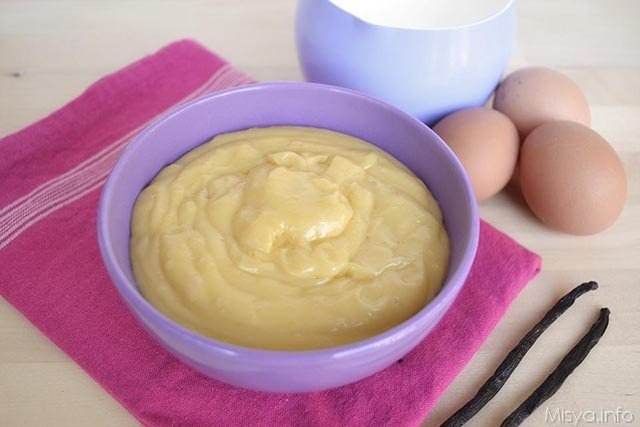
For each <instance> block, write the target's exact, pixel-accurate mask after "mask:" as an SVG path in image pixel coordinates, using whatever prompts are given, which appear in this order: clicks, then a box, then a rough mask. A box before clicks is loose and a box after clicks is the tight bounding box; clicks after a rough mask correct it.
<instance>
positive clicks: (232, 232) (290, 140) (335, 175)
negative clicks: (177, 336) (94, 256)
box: [131, 126, 449, 350]
mask: <svg viewBox="0 0 640 427" xmlns="http://www.w3.org/2000/svg"><path fill="white" fill-rule="evenodd" d="M397 143H399V144H401V143H402V141H398V142H397ZM448 259H449V241H448V238H447V235H446V232H445V229H444V227H443V223H442V217H441V212H440V209H439V207H438V204H437V203H436V201H435V200H434V198H433V197H432V196H431V194H430V193H429V191H428V189H427V188H426V186H425V185H424V184H423V182H422V181H421V180H419V179H418V178H417V177H416V176H415V175H413V174H412V173H411V172H410V171H409V170H408V169H407V168H406V167H404V166H403V165H402V164H401V163H400V162H398V161H397V160H396V159H394V158H393V157H392V156H390V155H389V154H387V153H385V152H384V151H382V150H380V149H378V148H377V147H375V146H373V145H371V144H368V143H366V142H364V141H362V140H360V139H357V138H354V137H351V136H348V135H344V134H341V133H337V132H332V131H328V130H324V129H317V128H310V127H288V126H276V127H267V128H255V129H250V130H246V131H240V132H232V133H228V134H224V135H219V136H217V137H215V138H214V139H213V140H211V141H209V142H207V143H205V144H203V145H201V146H199V147H197V148H195V149H194V150H192V151H190V152H188V153H187V154H186V155H184V156H183V157H182V158H180V159H179V160H177V161H176V162H175V163H173V164H171V165H169V166H167V167H165V168H164V169H163V170H162V171H161V172H160V173H159V174H158V175H157V176H156V178H155V179H154V180H153V181H152V182H151V184H150V185H149V186H148V187H147V188H145V189H144V191H142V193H141V194H140V196H139V198H138V200H137V202H136V204H135V207H134V211H133V218H132V236H131V261H132V266H133V271H134V275H135V278H136V281H137V283H138V285H139V287H140V290H141V292H142V294H143V295H144V296H145V298H147V299H148V300H149V301H150V302H151V304H153V305H154V306H155V307H156V308H158V309H159V310H160V311H162V312H163V313H164V314H166V315H168V316H169V317H170V318H172V319H174V320H175V321H176V322H178V323H180V324H182V325H184V326H186V327H188V328H190V329H192V330H195V331H197V332H199V333H201V334H204V335H207V336H210V337H212V338H215V339H218V340H221V341H225V342H228V343H231V344H236V345H241V346H247V347H254V348H261V349H271V350H310V349H318V348H326V347H333V346H337V345H342V344H347V343H352V342H355V341H359V340H362V339H365V338H368V337H371V336H374V335H376V334H378V333H380V332H383V331H385V330H387V329H389V328H391V327H393V326H395V325H397V324H399V323H401V322H403V321H404V320H406V319H408V318H409V317H411V316H412V315H414V314H415V313H417V312H418V311H419V310H420V309H421V308H423V307H424V306H425V304H426V303H427V302H428V301H429V300H431V299H432V298H433V297H434V296H435V294H436V293H437V292H438V291H439V290H440V287H441V285H442V282H443V280H444V277H445V274H446V269H447V264H448Z"/></svg>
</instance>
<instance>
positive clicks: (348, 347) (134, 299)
mask: <svg viewBox="0 0 640 427" xmlns="http://www.w3.org/2000/svg"><path fill="white" fill-rule="evenodd" d="M291 89H293V90H303V91H312V92H313V91H331V92H337V93H339V94H340V95H339V96H347V97H356V98H359V99H360V100H362V101H364V102H368V103H374V104H377V106H378V107H381V108H383V109H384V110H387V111H388V112H389V113H390V114H395V115H400V116H402V117H403V119H404V120H405V121H406V123H407V126H413V127H415V128H419V130H420V132H421V133H425V134H426V135H425V137H427V136H428V137H429V138H431V139H433V140H435V142H436V143H437V144H439V145H440V149H442V150H443V151H444V154H445V156H446V157H447V158H448V160H449V161H450V162H451V163H452V165H453V167H454V168H455V169H456V171H457V173H460V174H461V175H462V179H463V183H464V195H463V196H464V197H465V198H466V199H467V200H469V201H470V203H469V205H470V209H469V212H468V214H467V215H468V219H469V221H470V223H471V229H470V230H469V236H470V237H469V239H468V241H467V242H466V243H465V247H464V249H463V251H464V255H463V257H462V260H461V261H460V265H459V267H458V269H457V270H455V271H454V272H453V273H452V275H451V276H450V277H448V278H447V280H446V281H445V282H444V283H443V286H442V288H441V290H440V291H439V292H438V294H436V296H435V297H434V298H433V299H432V300H431V301H429V302H428V303H427V304H426V305H425V306H424V307H423V308H422V309H420V311H418V312H417V313H415V314H414V315H413V316H411V317H410V318H408V319H407V320H405V321H403V322H402V323H399V324H397V325H395V326H393V327H392V328H390V329H387V330H386V331H384V332H382V333H380V334H377V335H374V336H372V337H369V338H366V339H364V340H360V341H356V342H353V343H350V344H345V345H340V346H336V347H328V348H321V349H313V350H266V349H259V348H252V347H243V346H240V345H236V344H231V343H227V342H224V341H220V340H217V339H214V338H211V337H207V336H205V335H201V334H199V333H198V332H195V331H192V330H190V329H188V328H186V327H184V326H182V325H181V324H179V323H178V322H176V321H174V320H173V319H171V318H170V317H168V316H166V315H165V314H163V313H162V312H161V311H160V310H158V309H157V308H155V307H154V306H153V305H152V304H151V303H150V302H149V301H147V299H146V298H144V296H143V295H142V293H141V292H140V291H139V290H138V287H137V284H136V283H135V281H130V280H129V279H128V278H127V277H126V275H125V273H124V272H123V269H121V268H120V265H119V263H117V262H116V261H115V260H116V259H117V257H116V254H115V250H114V248H113V246H112V244H111V241H110V239H108V238H107V237H106V236H108V235H109V233H108V229H107V228H108V226H107V224H108V223H109V221H108V215H109V214H108V209H107V206H109V205H110V203H111V199H112V197H113V194H114V193H115V191H116V188H115V183H114V181H115V178H114V177H115V176H117V175H119V174H120V172H121V170H122V169H123V168H124V163H126V159H127V158H128V157H129V156H130V155H131V153H132V152H134V151H135V150H136V149H137V148H138V146H139V145H140V144H141V143H142V142H143V141H144V140H145V139H146V138H147V136H148V135H149V134H151V133H152V132H153V131H154V130H155V129H156V128H157V127H159V126H161V125H162V124H164V123H165V122H167V121H169V120H171V119H172V118H173V117H175V116H176V115H180V114H182V113H183V112H184V111H185V110H188V109H190V108H193V107H194V106H196V105H198V104H201V103H208V102H210V101H211V100H212V99H217V98H222V97H227V96H234V95H235V94H237V93H244V92H253V91H264V90H267V91H271V90H291ZM392 155H393V154H392ZM394 157H395V156H394ZM97 232H98V243H99V247H100V253H101V255H102V259H103V263H104V265H105V266H106V268H107V271H108V273H109V275H110V277H111V279H112V280H111V281H112V283H113V284H114V285H115V287H116V289H117V290H118V293H119V294H120V295H121V297H122V299H123V300H124V301H125V303H126V304H127V305H129V306H130V308H131V309H132V310H133V311H134V312H136V313H132V314H135V315H134V317H136V318H137V320H138V321H139V322H140V323H143V326H145V328H147V329H149V326H148V325H144V323H145V321H143V320H142V319H141V317H142V318H145V319H149V321H150V322H152V324H153V325H154V329H155V328H159V329H162V330H164V331H165V332H168V333H170V334H172V335H174V336H176V337H178V338H179V339H180V340H183V341H184V340H186V341H189V342H190V343H193V344H195V345H196V346H198V347H201V348H203V349H206V351H209V352H211V351H215V352H218V353H221V354H227V355H233V356H240V357H242V359H252V360H254V361H255V362H258V363H260V364H263V365H266V364H268V365H283V364H287V365H291V364H292V362H293V364H295V365H296V366H300V365H310V364H315V363H317V362H318V361H319V360H326V359H328V358H329V359H340V358H345V357H351V356H354V355H357V354H360V353H364V352H368V351H370V350H372V349H374V348H376V347H379V346H383V345H384V343H385V342H387V341H388V340H392V341H395V340H399V339H401V337H402V335H404V334H405V333H406V332H405V331H407V330H408V329H410V328H411V327H412V326H414V327H415V325H416V324H419V323H420V321H421V320H422V319H423V318H425V317H427V316H428V315H429V314H430V313H432V312H433V311H436V310H439V309H441V308H442V306H444V305H447V304H452V303H453V301H454V300H455V298H456V296H457V294H458V293H459V292H460V290H461V289H462V287H463V285H464V282H465V279H466V277H467V275H468V273H469V270H470V269H471V265H472V263H473V260H474V258H475V255H476V250H477V246H478V240H479V233H480V221H479V214H478V207H477V203H476V200H475V195H474V192H473V188H472V186H471V182H470V180H469V177H468V175H467V174H466V172H465V170H464V168H463V166H462V164H461V163H460V161H459V160H458V158H457V157H456V156H455V154H454V153H453V151H451V149H450V148H449V147H448V146H447V145H446V144H445V143H444V142H443V141H442V139H441V138H440V137H439V136H438V135H437V134H436V133H435V132H434V131H433V130H431V129H430V128H429V127H428V126H427V125H425V124H424V123H422V122H421V121H419V120H418V119H416V118H415V117H413V116H411V115H410V114H408V113H406V112H404V111H402V110H400V109H398V108H396V107H394V106H391V105H389V104H387V103H385V102H384V101H381V100H378V99H376V98H372V97H370V96H368V95H365V94H363V93H361V92H357V91H354V90H351V89H346V88H342V87H338V86H332V85H326V84H320V83H308V82H269V83H255V84H248V85H244V86H239V87H235V88H230V89H225V90H221V91H217V92H213V93H210V94H207V95H204V96H201V97H199V98H197V99H195V100H193V101H190V102H187V103H185V104H183V105H181V106H179V107H177V108H174V109H172V110H170V111H168V112H166V113H165V114H163V115H162V116H161V117H159V118H158V119H156V120H154V121H153V123H151V124H150V125H148V126H147V127H146V128H145V129H144V130H143V131H142V132H140V133H139V134H138V135H137V136H136V137H135V138H134V140H133V141H131V142H130V143H129V144H128V145H127V147H125V149H124V150H123V152H122V153H121V154H120V157H119V158H118V160H117V161H116V163H115V165H114V167H113V168H112V170H111V171H110V172H109V176H108V178H107V180H106V183H105V185H104V187H103V190H102V194H101V195H100V201H99V205H98V218H97ZM138 312H141V313H138ZM403 332H404V333H403Z"/></svg>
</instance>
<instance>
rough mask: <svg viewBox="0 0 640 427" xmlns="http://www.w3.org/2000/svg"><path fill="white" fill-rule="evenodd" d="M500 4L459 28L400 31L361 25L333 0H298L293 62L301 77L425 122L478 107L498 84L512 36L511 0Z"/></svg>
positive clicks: (431, 121) (388, 27) (513, 12)
mask: <svg viewBox="0 0 640 427" xmlns="http://www.w3.org/2000/svg"><path fill="white" fill-rule="evenodd" d="M427 3H428V2H427ZM501 6H502V7H500V8H497V9H496V10H495V11H494V13H493V14H492V15H490V16H487V17H486V18H485V19H481V20H479V21H476V22H468V24H467V25H460V26H455V27H434V28H432V27H424V28H400V27H393V26H383V25H377V24H374V23H370V22H367V21H365V20H363V19H361V18H359V17H357V16H355V15H352V14H351V13H349V12H347V11H346V10H344V9H342V8H341V7H339V6H337V5H336V4H335V3H334V1H333V0H298V7H297V11H296V45H297V48H298V59H299V61H300V65H301V67H302V71H303V73H304V76H305V79H306V80H307V81H311V82H317V83H325V84H331V85H337V86H343V87H347V88H350V89H354V90H358V91H361V92H364V93H367V94H369V95H371V96H374V97H376V98H379V99H382V100H383V101H385V102H388V103H390V104H391V105H395V106H396V107H398V108H400V109H402V110H404V111H406V112H408V113H409V114H412V115H414V116H415V117H417V118H418V119H420V120H422V121H423V122H425V123H427V124H429V125H431V124H434V123H436V122H437V121H438V120H440V119H441V118H442V117H443V116H445V115H447V114H450V113H452V112H454V111H457V110H461V109H463V108H469V107H479V106H481V105H483V104H484V103H485V102H486V101H487V99H488V98H489V96H490V95H491V93H492V92H493V91H494V89H495V88H496V86H497V85H498V83H499V82H500V78H501V76H502V73H503V72H504V70H505V68H506V66H507V64H508V62H509V57H510V54H511V50H512V48H513V44H514V40H515V0H504V1H503V2H502V5H501ZM397 7H401V6H400V5H398V6H397ZM451 7H455V6H451Z"/></svg>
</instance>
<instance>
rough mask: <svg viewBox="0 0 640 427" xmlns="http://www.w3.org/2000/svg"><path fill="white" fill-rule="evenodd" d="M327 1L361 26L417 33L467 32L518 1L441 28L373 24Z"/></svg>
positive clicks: (490, 19)
mask: <svg viewBox="0 0 640 427" xmlns="http://www.w3.org/2000/svg"><path fill="white" fill-rule="evenodd" d="M325 1H327V2H328V3H330V4H331V6H333V7H335V8H336V9H338V10H339V11H340V12H342V13H345V14H347V15H349V16H350V17H352V18H353V19H354V20H356V21H357V22H359V23H361V24H364V25H369V26H372V27H374V28H377V29H380V30H402V31H417V32H429V31H434V32H439V31H459V30H467V29H471V28H474V27H479V26H481V25H484V24H487V23H489V22H491V21H494V20H495V19H497V18H499V17H500V16H502V15H504V14H505V13H507V12H508V11H510V10H511V9H513V7H514V4H515V1H516V0H506V1H505V4H504V6H502V7H501V8H500V9H498V10H497V11H496V12H493V13H491V14H490V15H489V16H486V17H484V18H481V19H478V20H476V21H473V22H469V23H467V24H458V25H443V26H440V27H419V26H411V25H406V26H401V25H384V24H379V23H377V22H372V21H370V20H368V19H365V18H361V17H360V16H358V15H356V14H355V13H353V12H351V11H349V10H347V9H345V8H344V7H342V6H341V5H338V4H336V2H335V0H325Z"/></svg>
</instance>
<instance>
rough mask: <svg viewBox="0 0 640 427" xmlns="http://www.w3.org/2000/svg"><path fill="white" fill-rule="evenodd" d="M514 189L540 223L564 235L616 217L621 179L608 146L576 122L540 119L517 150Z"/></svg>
mask: <svg viewBox="0 0 640 427" xmlns="http://www.w3.org/2000/svg"><path fill="white" fill-rule="evenodd" d="M520 187H521V189H522V194H523V195H524V198H525V200H526V201H527V204H528V205H529V207H530V208H531V210H532V211H533V213H534V214H535V215H536V216H537V217H538V218H540V220H541V221H542V222H544V223H545V224H547V225H548V226H549V227H551V228H554V229H556V230H560V231H564V232H566V233H571V234H578V235H586V234H594V233H598V232H600V231H602V230H604V229H605V228H607V227H609V226H610V225H611V224H613V222H614V221H615V220H616V218H618V216H619V215H620V212H621V211H622V208H623V206H624V202H625V199H626V196H627V179H626V176H625V173H624V168H623V167H622V163H621V162H620V159H619V158H618V155H617V154H616V152H615V151H614V150H613V148H612V147H611V146H610V145H609V143H607V141H605V139H604V138H602V137H601V136H600V135H598V134H597V133H596V132H595V131H593V130H591V129H589V128H588V127H586V126H583V125H581V124H579V123H574V122H568V121H562V122H550V123H545V124H543V125H541V126H539V127H537V128H536V129H535V130H534V131H533V132H531V133H530V134H529V136H528V137H527V139H526V140H525V141H524V143H523V144H522V149H521V151H520Z"/></svg>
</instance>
